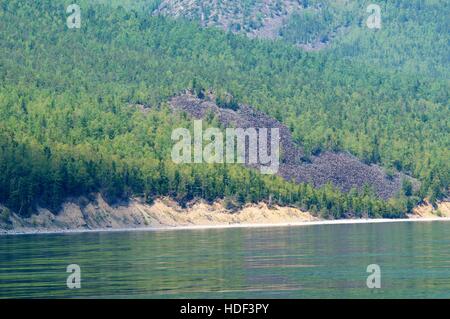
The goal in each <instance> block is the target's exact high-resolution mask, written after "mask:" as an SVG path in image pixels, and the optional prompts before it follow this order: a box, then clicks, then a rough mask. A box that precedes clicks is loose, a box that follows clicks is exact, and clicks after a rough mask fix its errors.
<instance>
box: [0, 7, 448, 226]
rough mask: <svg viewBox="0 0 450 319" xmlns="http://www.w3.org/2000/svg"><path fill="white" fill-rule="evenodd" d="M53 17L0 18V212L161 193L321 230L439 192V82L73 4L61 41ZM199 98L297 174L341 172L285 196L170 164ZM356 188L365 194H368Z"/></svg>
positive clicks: (230, 174)
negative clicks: (283, 153)
mask: <svg viewBox="0 0 450 319" xmlns="http://www.w3.org/2000/svg"><path fill="white" fill-rule="evenodd" d="M143 3H144V2H143ZM145 3H146V2H145ZM436 3H438V2H436ZM65 5H66V2H64V1H50V0H41V1H35V2H29V3H25V2H23V1H17V0H11V1H5V2H3V3H2V4H1V6H0V29H1V30H2V32H1V33H0V43H1V45H0V146H1V153H0V170H1V171H2V172H3V174H2V175H1V176H0V203H2V204H4V205H5V207H8V209H9V210H11V211H13V212H16V213H17V214H19V215H21V216H29V215H30V214H33V213H34V212H35V211H36V210H37V208H38V207H45V208H48V209H50V210H53V211H58V210H59V209H60V205H61V203H63V202H64V200H65V199H66V198H67V197H70V196H83V195H86V194H90V193H96V192H100V193H102V194H103V195H104V197H105V199H106V200H108V201H110V202H114V201H117V200H120V199H127V198H130V197H132V196H135V195H136V196H137V195H139V196H142V197H143V198H144V199H145V200H146V201H148V202H149V203H151V202H152V200H153V199H154V198H157V197H158V196H170V197H172V198H174V199H176V200H177V201H178V202H180V203H181V204H182V205H184V204H185V203H187V202H189V201H190V200H192V199H194V198H203V199H205V200H207V201H209V202H212V201H214V200H216V199H222V198H226V199H229V200H230V201H232V202H235V203H236V204H237V205H243V204H245V203H249V202H252V203H258V202H261V201H269V200H271V201H272V202H273V203H275V204H279V205H292V206H296V207H299V208H301V209H303V210H308V211H312V212H314V213H318V214H320V215H321V216H322V217H324V218H343V217H348V216H369V217H377V216H384V217H399V216H404V215H405V214H406V213H407V212H408V211H410V210H411V209H412V207H413V206H414V205H415V204H416V203H417V202H418V201H420V199H421V198H424V197H429V198H430V200H431V201H435V200H436V199H438V198H440V197H443V196H445V195H446V194H447V193H448V187H449V181H450V176H449V175H450V173H449V172H450V169H449V162H448V158H449V157H450V151H449V149H450V147H449V146H450V141H449V138H450V137H449V119H450V109H449V99H448V92H449V83H448V81H447V80H445V79H440V78H438V77H436V78H432V77H424V76H422V75H421V74H417V75H415V76H414V75H411V74H410V73H407V72H406V73H402V72H391V71H390V70H386V69H385V68H377V67H376V66H373V65H370V63H368V64H367V63H360V62H359V61H356V62H353V63H348V61H346V60H345V59H342V58H340V57H337V56H336V55H334V54H330V53H328V52H322V51H318V52H305V51H303V50H299V49H298V48H297V47H295V46H293V45H291V44H289V43H288V44H286V43H283V42H282V41H276V42H271V41H263V40H254V39H253V40H252V39H248V38H247V37H243V36H240V35H235V34H233V33H226V32H224V31H223V30H221V29H220V28H203V27H201V26H199V25H198V24H197V23H193V22H189V21H183V20H178V19H169V18H166V17H162V16H150V15H149V14H148V12H143V11H130V10H128V9H123V8H120V7H119V8H116V9H112V8H111V7H110V6H107V5H89V4H87V2H85V1H83V2H81V9H82V14H83V15H82V17H83V20H82V27H81V29H67V27H66V18H67V14H66V11H65V9H66V7H65ZM408 8H409V10H414V8H413V6H411V7H408ZM425 9H427V8H425ZM425 11H426V12H427V14H430V12H433V10H431V9H430V10H428V9H427V10H425ZM42 12H45V14H42ZM436 20H437V21H439V19H436ZM433 35H435V33H433ZM431 38H433V37H431ZM427 41H428V40H427ZM336 52H338V51H336ZM433 54H435V53H433ZM433 54H430V55H429V59H434V58H435V57H434V55H433ZM436 54H440V53H439V51H437V53H436ZM363 58H364V56H361V57H360V58H358V59H363ZM358 59H356V60H358ZM411 59H413V60H414V61H417V63H418V64H420V63H421V62H424V63H427V60H423V61H422V60H420V59H419V58H418V57H416V56H412V57H411ZM387 65H389V64H387ZM435 65H436V67H437V68H440V69H444V68H445V67H446V65H445V64H442V63H440V61H438V60H436V63H435ZM199 87H200V88H201V90H205V91H206V90H208V91H213V92H216V93H217V94H219V95H220V94H228V93H229V94H232V95H233V96H234V98H235V99H236V100H237V101H238V103H239V104H240V105H249V106H250V105H251V107H252V110H255V112H259V113H258V114H265V116H267V119H269V118H270V119H271V120H273V121H277V123H279V124H277V125H282V126H283V127H285V129H286V131H289V134H290V137H291V138H290V139H291V142H292V143H295V145H297V146H299V147H300V148H299V149H298V152H299V154H298V155H300V154H301V155H302V156H301V157H302V158H303V159H304V160H310V161H311V163H312V164H311V165H310V164H305V167H316V166H319V167H320V166H321V165H322V163H331V162H337V164H336V167H338V171H340V173H339V174H343V175H339V174H335V173H334V172H333V171H330V172H328V173H327V172H326V171H322V172H324V173H323V174H316V172H315V169H314V170H313V171H314V172H313V171H311V172H308V173H306V171H305V170H298V167H295V171H294V172H293V173H289V174H287V175H286V176H288V177H289V176H296V177H298V180H297V182H301V183H293V182H291V181H290V180H288V181H287V180H285V179H284V178H282V177H279V176H263V175H261V174H259V173H258V172H257V171H256V170H253V169H249V168H246V167H242V166H240V165H206V164H205V165H199V166H196V165H176V164H174V163H173V162H172V161H171V160H170V150H171V147H172V141H171V139H170V136H171V132H172V130H173V129H174V128H177V127H187V128H190V127H191V126H192V121H191V119H189V118H186V117H184V116H183V115H182V114H178V115H177V114H175V115H174V114H173V112H172V110H171V108H170V103H168V101H170V100H171V98H172V97H173V96H176V94H178V93H179V92H181V91H184V90H186V89H188V90H197V89H199ZM130 105H144V106H146V107H147V108H148V110H147V111H146V112H145V113H142V110H141V109H139V108H132V107H130ZM261 116H263V115H261ZM333 154H334V155H333ZM336 154H339V155H336ZM348 154H351V155H348ZM333 156H334V157H333ZM346 161H347V162H348V161H352V162H353V163H355V165H356V164H357V165H359V166H358V167H364V169H363V171H362V172H368V171H367V170H365V169H367V167H369V166H370V167H374V168H375V170H378V167H382V168H383V169H381V168H380V169H379V171H378V172H375V171H374V173H373V174H375V175H370V174H369V175H368V176H372V177H373V176H378V177H379V178H380V179H381V180H382V181H383V182H386V181H385V179H386V176H388V178H392V177H394V178H393V181H392V182H386V183H387V184H380V185H381V186H380V187H378V186H376V185H377V183H375V182H373V181H374V179H373V178H372V177H371V178H368V177H367V176H363V175H365V173H362V174H361V178H360V181H359V182H358V183H347V184H345V185H346V186H345V187H341V188H339V186H340V184H339V183H340V182H342V181H341V180H342V179H343V180H345V179H350V177H349V176H348V174H347V173H344V172H348V171H345V170H343V171H341V169H340V167H343V166H342V164H343V163H346ZM307 165H310V166H307ZM326 165H328V164H326ZM326 165H325V166H326ZM328 166H329V165H328ZM328 166H327V167H328ZM351 167H352V166H350V170H351ZM384 171H386V174H387V175H386V176H385V175H384ZM302 172H305V173H304V174H306V175H302V174H303V173H302ZM371 172H372V171H371ZM397 172H399V173H397ZM296 174H298V175H296ZM333 174H334V175H333ZM358 174H359V173H358ZM397 174H403V175H410V176H412V177H414V178H415V179H417V180H418V181H419V182H420V189H418V190H417V192H414V190H413V189H412V187H411V185H409V184H408V183H407V182H406V183H404V185H403V186H401V187H400V184H401V178H400V179H399V178H397V176H400V175H397ZM310 177H311V178H312V180H311V178H310ZM378 177H377V178H375V179H376V180H377V179H378ZM364 178H365V179H364ZM288 179H289V178H288ZM316 181H317V182H316ZM367 181H369V182H372V185H375V186H376V187H374V188H375V189H371V187H369V185H367V187H364V186H363V184H365V182H367ZM294 182H295V181H294ZM302 182H308V183H302ZM310 183H312V184H310ZM369 184H370V183H369ZM386 185H387V186H388V187H386V189H383V188H385V187H384V186H386ZM314 186H323V187H320V188H316V187H314ZM352 186H355V189H349V188H351V187H352ZM377 187H378V188H377ZM356 189H359V191H358V190H356ZM382 192H386V193H382ZM377 194H378V195H382V196H381V198H379V197H380V196H376V195H377ZM391 196H394V198H391V199H390V200H385V199H386V198H388V197H391ZM2 213H3V212H2Z"/></svg>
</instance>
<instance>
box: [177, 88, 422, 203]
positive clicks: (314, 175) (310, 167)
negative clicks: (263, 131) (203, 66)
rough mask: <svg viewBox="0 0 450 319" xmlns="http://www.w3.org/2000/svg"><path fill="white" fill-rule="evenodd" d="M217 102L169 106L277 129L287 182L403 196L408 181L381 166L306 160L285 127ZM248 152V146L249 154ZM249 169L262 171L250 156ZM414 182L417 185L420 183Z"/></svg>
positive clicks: (227, 122) (184, 99)
mask: <svg viewBox="0 0 450 319" xmlns="http://www.w3.org/2000/svg"><path fill="white" fill-rule="evenodd" d="M215 101H216V97H215V96H214V95H212V96H208V95H207V96H205V97H204V98H202V99H199V98H198V97H196V96H195V95H193V94H192V93H187V94H182V95H179V96H176V97H174V98H172V99H171V100H170V102H169V105H170V107H171V108H172V109H173V110H174V111H176V112H186V113H187V114H189V115H190V116H191V117H193V118H196V119H206V118H207V116H208V114H214V115H215V117H216V118H217V119H218V122H219V123H220V125H221V126H222V127H239V128H243V129H247V128H256V131H258V130H259V129H260V128H267V129H270V128H278V129H279V131H280V149H281V153H282V158H281V163H280V167H279V170H278V173H277V174H278V175H279V176H281V177H283V178H284V179H285V180H287V181H294V182H296V183H310V184H312V185H313V186H314V187H323V186H325V185H326V184H327V183H330V182H331V183H332V184H333V185H334V186H335V187H337V188H338V189H340V190H341V191H344V192H349V191H350V190H351V189H356V190H358V191H360V192H362V191H363V190H364V187H365V186H369V187H371V188H372V189H373V190H374V191H375V194H376V195H377V196H378V197H380V198H383V199H385V200H386V199H389V198H392V197H395V196H396V195H397V194H399V193H401V187H402V181H403V180H406V179H408V177H407V176H405V175H402V174H398V173H395V174H393V175H392V176H387V174H386V173H385V172H384V171H383V169H382V168H380V167H379V166H377V165H367V164H365V163H363V162H361V161H359V160H358V159H357V158H355V157H354V156H352V155H350V154H348V153H344V152H330V151H327V152H321V153H319V154H316V155H311V156H305V152H304V150H303V148H302V147H301V146H299V145H296V143H295V142H294V141H293V139H292V134H291V132H290V131H289V129H288V128H287V127H286V126H285V125H283V124H282V123H280V122H278V121H277V120H275V119H273V118H270V117H268V116H267V115H265V114H264V113H262V112H259V111H257V110H255V109H254V108H252V107H251V106H248V105H242V104H241V105H239V106H238V107H237V109H236V110H232V109H228V108H223V107H219V106H218V105H217V104H216V102H215ZM248 150H249V145H248V143H247V144H246V154H248ZM246 165H247V166H249V167H254V168H259V167H260V165H251V164H249V159H248V156H247V158H246ZM411 182H412V183H414V184H417V181H413V180H412V181H411ZM416 188H418V187H416Z"/></svg>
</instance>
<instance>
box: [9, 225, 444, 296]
mask: <svg viewBox="0 0 450 319" xmlns="http://www.w3.org/2000/svg"><path fill="white" fill-rule="evenodd" d="M69 264H78V265H79V266H80V268H81V289H68V288H67V286H66V279H67V276H68V275H69V274H68V273H66V267H67V266H68V265H69ZM369 264H378V265H379V266H380V268H381V288H380V289H369V288H367V286H366V279H367V276H369V275H370V274H369V273H367V272H366V268H367V266H368V265H369ZM8 297H37V298H42V297H44V298H46V297H59V298H61V297H64V298H78V297H89V298H91V297H96V298H108V297H112V298H130V297H131V298H180V297H185V298H215V297H218V298H363V297H369V298H406V297H412V298H423V297H426V298H432V297H433V298H450V222H414V223H412V222H401V223H386V224H384V223H383V224H347V225H316V226H300V227H271V228H247V229H243V228H235V229H230V228H229V229H209V230H176V231H139V232H110V233H107V232H103V233H78V234H52V235H20V236H0V298H8Z"/></svg>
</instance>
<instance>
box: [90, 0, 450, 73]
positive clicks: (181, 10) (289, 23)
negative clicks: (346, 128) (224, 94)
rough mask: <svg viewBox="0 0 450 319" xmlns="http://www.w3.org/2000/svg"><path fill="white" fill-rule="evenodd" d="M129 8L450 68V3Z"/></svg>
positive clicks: (154, 0) (307, 1) (389, 65)
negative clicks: (375, 13)
mask: <svg viewBox="0 0 450 319" xmlns="http://www.w3.org/2000/svg"><path fill="white" fill-rule="evenodd" d="M97 1H101V0H97ZM370 4H376V5H378V6H379V7H380V10H381V11H380V16H381V28H380V29H374V30H370V29H369V28H367V26H366V21H367V19H368V17H369V16H370V15H371V13H372V12H371V11H370V10H369V12H367V8H368V6H369V5H370ZM123 5H124V6H125V7H134V8H136V9H139V10H145V11H147V12H152V14H162V15H165V16H169V17H175V18H185V19H188V20H194V21H199V22H200V24H201V25H204V26H215V27H219V28H221V29H224V30H229V31H232V32H235V33H243V34H246V35H248V36H250V37H259V38H269V39H281V40H283V41H285V42H287V43H292V44H295V45H297V46H299V47H300V48H302V49H305V50H308V51H310V50H325V51H328V53H329V54H331V56H332V57H333V58H336V59H349V60H350V59H351V61H355V60H356V61H358V62H362V63H368V64H372V65H375V66H376V67H378V68H384V69H389V70H401V71H403V72H409V73H420V74H422V75H427V76H432V77H441V78H445V77H447V78H448V73H449V71H450V61H449V53H448V45H449V41H450V25H449V19H448V12H450V3H449V2H448V1H446V0H395V1H391V0H389V1H388V0H380V1H368V0H351V1H350V0H326V1H325V0H244V1H243V0H227V1H212V0H202V1H190V0H142V1H135V2H133V4H131V3H127V2H124V3H123Z"/></svg>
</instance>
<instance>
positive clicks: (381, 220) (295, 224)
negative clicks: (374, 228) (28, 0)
mask: <svg viewBox="0 0 450 319" xmlns="http://www.w3.org/2000/svg"><path fill="white" fill-rule="evenodd" d="M401 222H450V217H425V218H421V217H412V218H399V219H389V218H374V219H337V220H315V221H299V222H281V223H234V224H216V225H187V226H186V225H184V226H158V227H138V228H136V227H135V228H132V227H129V228H127V227H124V228H96V229H61V230H35V231H33V230H30V231H14V230H11V231H8V230H6V231H5V232H0V236H14V235H17V236H19V235H64V234H82V233H107V232H108V233H109V232H113V233H117V232H154V231H156V232H157V231H178V230H213V229H232V228H274V227H302V226H321V225H352V224H383V223H401Z"/></svg>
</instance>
